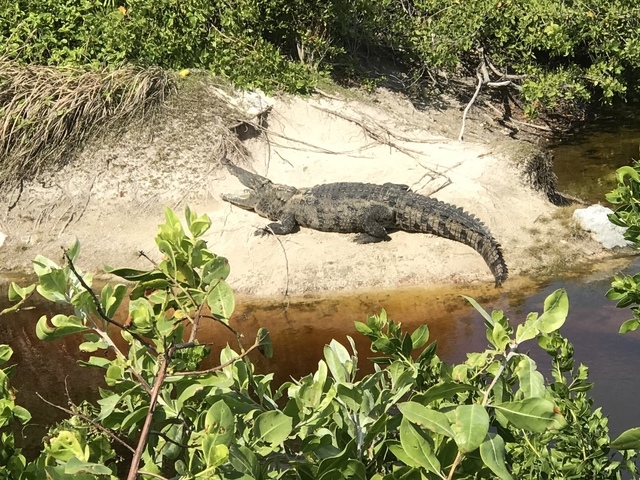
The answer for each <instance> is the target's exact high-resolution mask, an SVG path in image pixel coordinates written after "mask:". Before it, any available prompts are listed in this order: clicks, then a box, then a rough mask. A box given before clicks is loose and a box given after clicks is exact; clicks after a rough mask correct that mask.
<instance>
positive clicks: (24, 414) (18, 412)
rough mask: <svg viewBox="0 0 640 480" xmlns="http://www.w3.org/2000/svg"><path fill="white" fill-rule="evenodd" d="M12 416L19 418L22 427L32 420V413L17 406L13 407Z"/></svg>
mask: <svg viewBox="0 0 640 480" xmlns="http://www.w3.org/2000/svg"><path fill="white" fill-rule="evenodd" d="M11 414H12V415H13V416H14V417H15V418H17V419H18V420H19V421H20V423H21V424H22V425H24V424H26V423H28V422H29V421H30V420H31V413H30V412H29V410H27V409H26V408H23V407H21V406H20V405H16V406H15V407H13V410H12V412H11Z"/></svg>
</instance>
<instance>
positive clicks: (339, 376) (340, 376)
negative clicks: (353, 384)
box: [323, 340, 354, 383]
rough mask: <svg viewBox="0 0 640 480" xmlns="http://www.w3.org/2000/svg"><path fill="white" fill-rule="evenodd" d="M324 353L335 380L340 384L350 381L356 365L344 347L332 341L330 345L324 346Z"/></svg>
mask: <svg viewBox="0 0 640 480" xmlns="http://www.w3.org/2000/svg"><path fill="white" fill-rule="evenodd" d="M323 352H324V358H325V360H326V362H327V366H328V367H329V371H330V372H331V375H332V376H333V378H335V379H336V381H338V382H340V383H344V382H348V381H350V380H351V373H352V372H353V367H354V365H353V362H352V360H351V355H349V352H348V351H347V349H346V348H345V347H344V345H342V344H340V343H339V342H336V341H335V340H331V342H330V343H329V345H325V346H324V349H323Z"/></svg>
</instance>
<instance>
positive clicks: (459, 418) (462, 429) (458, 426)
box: [449, 405, 489, 453]
mask: <svg viewBox="0 0 640 480" xmlns="http://www.w3.org/2000/svg"><path fill="white" fill-rule="evenodd" d="M450 415H451V416H450V417H449V419H450V423H451V430H453V439H454V440H455V442H456V445H458V448H459V449H460V451H461V452H462V453H468V452H472V451H474V450H475V449H476V448H478V447H479V446H480V445H481V444H482V442H484V439H485V437H486V436H487V432H488V431H489V414H488V413H487V411H486V410H485V408H484V407H483V406H482V405H459V406H457V407H456V408H455V409H454V410H453V412H451V413H450Z"/></svg>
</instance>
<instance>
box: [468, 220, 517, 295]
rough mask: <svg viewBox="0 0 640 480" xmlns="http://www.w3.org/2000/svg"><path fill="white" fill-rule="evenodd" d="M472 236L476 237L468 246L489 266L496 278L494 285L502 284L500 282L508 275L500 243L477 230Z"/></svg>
mask: <svg viewBox="0 0 640 480" xmlns="http://www.w3.org/2000/svg"><path fill="white" fill-rule="evenodd" d="M472 237H476V239H475V240H474V241H473V243H474V244H473V245H469V246H471V247H473V248H474V249H475V250H476V251H477V252H478V253H479V254H480V255H481V256H482V258H483V259H484V261H485V262H486V264H487V265H488V266H489V269H490V270H491V273H493V276H494V278H495V279H496V287H500V286H502V283H503V282H504V281H505V280H506V279H507V277H508V276H509V269H508V268H507V263H506V262H505V261H504V256H503V255H502V248H501V247H500V244H499V243H498V242H496V240H495V239H494V238H493V237H491V236H489V237H487V236H484V235H482V234H479V233H477V232H474V235H472Z"/></svg>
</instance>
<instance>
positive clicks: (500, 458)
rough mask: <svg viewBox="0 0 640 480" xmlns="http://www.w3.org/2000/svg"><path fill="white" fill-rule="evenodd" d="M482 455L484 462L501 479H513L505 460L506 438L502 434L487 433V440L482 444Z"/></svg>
mask: <svg viewBox="0 0 640 480" xmlns="http://www.w3.org/2000/svg"><path fill="white" fill-rule="evenodd" d="M480 457H481V458H482V461H483V462H484V464H485V465H486V466H487V467H489V468H490V469H491V471H492V472H493V473H495V474H496V475H497V476H498V478H500V479H501V480H512V479H513V477H512V476H511V474H510V473H509V470H507V465H506V463H505V461H504V458H505V448H504V440H503V439H502V437H501V436H500V435H497V434H495V433H489V434H488V435H487V438H486V440H485V441H484V442H482V445H480Z"/></svg>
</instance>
